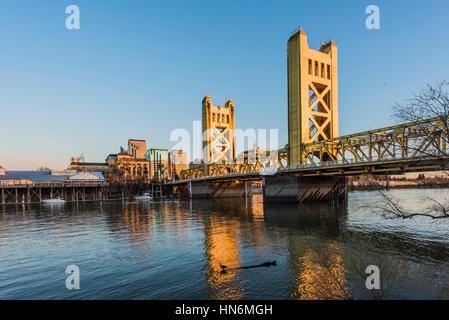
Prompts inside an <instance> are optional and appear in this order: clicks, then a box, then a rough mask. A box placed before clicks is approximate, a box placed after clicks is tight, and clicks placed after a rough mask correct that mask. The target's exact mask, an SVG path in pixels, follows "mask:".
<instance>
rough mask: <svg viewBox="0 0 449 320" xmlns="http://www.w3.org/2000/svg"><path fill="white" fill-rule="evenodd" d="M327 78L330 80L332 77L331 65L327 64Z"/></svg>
mask: <svg viewBox="0 0 449 320" xmlns="http://www.w3.org/2000/svg"><path fill="white" fill-rule="evenodd" d="M327 78H328V79H329V80H330V79H331V66H330V65H327Z"/></svg>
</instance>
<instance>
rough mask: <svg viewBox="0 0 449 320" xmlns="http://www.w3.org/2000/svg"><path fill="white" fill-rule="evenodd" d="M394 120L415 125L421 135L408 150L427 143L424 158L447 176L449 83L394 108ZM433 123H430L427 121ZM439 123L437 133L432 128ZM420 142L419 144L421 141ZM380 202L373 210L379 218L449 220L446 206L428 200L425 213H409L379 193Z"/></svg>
mask: <svg viewBox="0 0 449 320" xmlns="http://www.w3.org/2000/svg"><path fill="white" fill-rule="evenodd" d="M393 117H394V119H395V120H398V121H400V122H415V123H416V127H417V128H418V129H419V130H420V132H421V133H424V134H423V135H422V136H421V137H420V138H418V139H417V142H415V144H414V145H413V144H411V145H410V146H409V147H410V148H411V149H413V148H419V146H418V147H417V145H420V144H421V140H426V141H425V142H427V143H429V145H430V147H429V148H427V149H426V150H425V151H421V152H424V153H425V155H427V156H431V157H434V158H436V159H439V160H440V164H441V170H442V171H443V172H445V173H446V174H447V175H448V176H449V172H448V168H447V163H448V158H449V154H448V147H449V134H448V132H449V130H448V129H449V82H447V81H445V80H443V81H440V82H437V83H435V84H428V85H427V86H426V87H425V88H424V89H423V90H421V91H420V92H419V93H416V94H414V96H413V97H412V98H411V99H408V100H406V101H405V102H403V103H396V104H395V105H394V106H393ZM429 119H433V121H427V120H429ZM436 123H438V126H437V127H438V129H437V130H436V126H435V124H436ZM420 139H421V140H420ZM379 192H380V194H381V196H382V198H383V200H384V201H382V202H379V204H377V205H376V206H375V209H376V211H377V212H378V213H380V214H381V215H383V216H385V217H387V218H403V219H410V218H414V217H418V216H423V217H429V218H432V219H443V218H449V203H442V202H439V201H437V200H435V199H431V198H427V200H428V202H429V203H430V204H429V205H428V206H427V207H426V209H424V211H421V212H411V211H408V210H406V209H404V207H403V206H402V205H401V204H400V201H399V200H397V199H394V198H393V197H392V196H391V195H389V194H387V193H385V192H382V191H379Z"/></svg>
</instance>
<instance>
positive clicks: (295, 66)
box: [287, 28, 338, 166]
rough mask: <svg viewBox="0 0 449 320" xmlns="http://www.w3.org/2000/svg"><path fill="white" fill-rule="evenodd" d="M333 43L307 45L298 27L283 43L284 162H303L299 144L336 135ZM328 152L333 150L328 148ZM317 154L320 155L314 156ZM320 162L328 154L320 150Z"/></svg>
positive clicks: (292, 163) (335, 73)
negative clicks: (285, 88)
mask: <svg viewBox="0 0 449 320" xmlns="http://www.w3.org/2000/svg"><path fill="white" fill-rule="evenodd" d="M337 71H338V70H337V46H336V45H335V43H334V42H333V41H332V40H329V41H327V42H322V43H321V47H320V50H314V49H311V48H309V45H308V43H307V35H306V33H305V32H304V31H303V30H302V29H301V28H300V29H299V31H297V32H296V33H294V34H293V35H292V36H291V37H290V39H289V40H288V43H287V73H288V165H289V166H297V165H299V164H302V163H303V162H304V157H305V156H304V153H303V150H302V145H303V144H307V143H312V142H319V141H322V140H327V139H330V138H334V137H337V136H338V77H337ZM329 152H330V153H331V154H334V153H335V152H334V151H333V150H330V151H329ZM316 156H320V155H318V154H317V155H316ZM321 157H322V158H323V159H320V160H321V161H328V160H330V159H327V157H329V155H327V154H325V153H322V154H321Z"/></svg>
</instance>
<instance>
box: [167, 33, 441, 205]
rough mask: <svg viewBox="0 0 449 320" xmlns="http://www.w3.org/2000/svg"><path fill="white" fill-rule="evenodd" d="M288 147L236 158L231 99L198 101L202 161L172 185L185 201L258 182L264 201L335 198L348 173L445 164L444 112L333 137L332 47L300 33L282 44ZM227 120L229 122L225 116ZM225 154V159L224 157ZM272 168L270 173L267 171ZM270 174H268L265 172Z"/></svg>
mask: <svg viewBox="0 0 449 320" xmlns="http://www.w3.org/2000/svg"><path fill="white" fill-rule="evenodd" d="M287 61H288V68H287V69H288V144H287V146H286V147H285V148H283V149H280V150H276V151H271V152H270V151H263V152H260V153H258V152H257V151H256V154H255V155H254V157H252V158H251V157H250V156H249V152H247V153H246V155H247V156H246V157H244V158H243V160H242V161H239V163H237V161H236V157H235V136H234V135H233V134H232V130H233V129H234V128H235V123H234V103H233V102H232V101H229V100H228V101H227V102H226V105H225V107H224V108H220V107H214V106H212V103H211V101H210V97H206V98H205V99H204V100H203V132H206V133H207V134H206V136H207V141H205V142H204V144H205V146H204V147H205V148H204V150H205V154H204V155H203V158H204V161H205V162H206V163H207V164H204V165H198V166H196V167H194V168H191V169H189V170H186V171H183V172H182V174H181V180H179V181H174V182H171V183H170V184H171V185H172V186H173V187H174V189H175V190H174V191H175V192H178V193H183V192H184V193H188V194H189V196H190V197H191V198H208V199H213V198H228V197H244V196H247V195H249V193H250V189H251V188H250V182H251V181H260V180H262V181H263V189H264V202H267V203H268V202H308V201H340V200H345V199H346V196H347V181H346V176H349V175H358V174H400V173H405V172H419V171H430V170H441V169H443V168H447V167H448V164H449V158H448V156H447V154H448V127H449V119H448V118H447V117H441V118H433V119H428V120H423V121H419V122H413V123H406V124H400V125H396V126H392V127H387V128H382V129H377V130H370V131H366V132H362V133H356V134H350V135H346V136H338V78H337V71H338V70H337V46H336V45H335V43H334V42H333V41H332V40H331V41H329V42H327V43H322V44H321V48H320V49H319V50H313V49H311V48H309V46H308V43H307V36H306V34H305V33H304V31H302V30H299V31H298V32H296V33H295V34H293V35H292V36H291V37H290V39H289V41H288V44H287ZM229 119H231V121H229ZM230 155H231V156H230ZM268 169H270V170H268ZM268 171H270V172H268Z"/></svg>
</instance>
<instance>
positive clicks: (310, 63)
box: [309, 59, 312, 74]
mask: <svg viewBox="0 0 449 320" xmlns="http://www.w3.org/2000/svg"><path fill="white" fill-rule="evenodd" d="M309 74H312V60H311V59H309Z"/></svg>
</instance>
